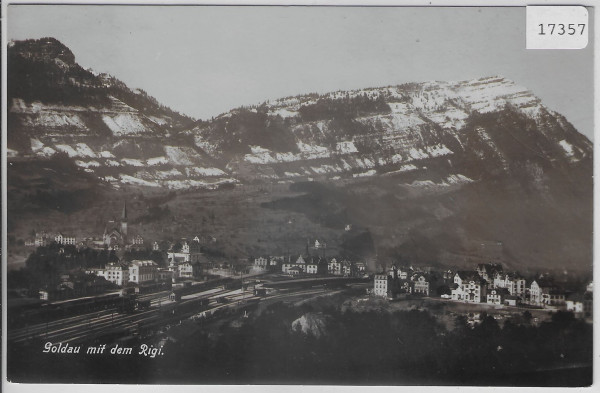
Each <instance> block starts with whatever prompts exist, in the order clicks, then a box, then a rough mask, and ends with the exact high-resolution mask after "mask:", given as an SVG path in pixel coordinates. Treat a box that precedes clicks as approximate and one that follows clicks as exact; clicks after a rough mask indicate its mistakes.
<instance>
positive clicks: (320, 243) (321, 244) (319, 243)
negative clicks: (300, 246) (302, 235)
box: [315, 239, 327, 250]
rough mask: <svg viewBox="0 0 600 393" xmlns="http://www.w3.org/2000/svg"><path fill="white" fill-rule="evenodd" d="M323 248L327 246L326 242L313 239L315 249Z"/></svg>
mask: <svg viewBox="0 0 600 393" xmlns="http://www.w3.org/2000/svg"><path fill="white" fill-rule="evenodd" d="M323 248H327V243H325V242H324V241H319V240H318V239H317V240H315V249H317V250H319V249H323Z"/></svg>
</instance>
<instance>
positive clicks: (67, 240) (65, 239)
mask: <svg viewBox="0 0 600 393" xmlns="http://www.w3.org/2000/svg"><path fill="white" fill-rule="evenodd" d="M54 241H55V242H56V243H58V244H64V245H66V244H70V245H73V246H74V245H75V244H77V240H76V239H75V236H67V235H64V234H62V233H60V232H59V233H58V235H56V236H55V237H54Z"/></svg>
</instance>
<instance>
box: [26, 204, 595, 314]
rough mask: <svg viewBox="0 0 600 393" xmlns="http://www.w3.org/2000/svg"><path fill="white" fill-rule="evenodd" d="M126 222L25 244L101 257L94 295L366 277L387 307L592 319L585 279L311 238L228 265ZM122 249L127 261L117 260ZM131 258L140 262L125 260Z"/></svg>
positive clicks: (199, 240)
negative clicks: (363, 254)
mask: <svg viewBox="0 0 600 393" xmlns="http://www.w3.org/2000/svg"><path fill="white" fill-rule="evenodd" d="M127 220H128V218H127V206H126V205H124V206H123V210H122V214H121V217H120V220H111V221H109V222H108V223H107V225H106V228H105V230H104V233H103V235H102V236H98V237H95V238H82V239H78V238H77V237H76V236H73V235H65V234H63V233H61V232H57V233H54V234H50V233H47V232H41V233H37V234H36V236H35V238H34V239H32V240H30V241H28V242H27V243H26V246H30V247H46V246H50V245H53V246H54V247H59V250H58V252H59V253H64V252H65V251H64V247H72V248H73V247H75V248H77V249H83V248H91V249H96V250H100V252H108V253H109V258H108V262H107V263H106V264H105V265H104V266H101V267H88V268H86V269H84V273H85V276H87V277H88V278H89V277H96V278H97V279H99V280H100V281H96V282H95V283H94V288H95V289H94V290H93V293H103V292H106V291H108V290H110V289H116V288H135V289H136V293H137V292H140V291H145V292H148V291H158V290H165V289H166V288H178V287H183V286H191V285H195V284H197V283H202V282H205V281H207V280H209V279H213V280H214V279H218V278H223V277H237V276H239V275H241V276H243V275H246V277H247V278H249V277H260V276H269V277H270V278H271V279H275V280H282V279H286V278H287V279H290V278H292V279H293V278H295V279H310V278H326V277H340V278H342V277H346V278H357V279H362V280H369V279H370V280H372V281H371V282H372V286H367V287H366V288H365V289H366V292H367V294H368V295H370V296H373V297H375V298H381V299H386V300H388V301H392V302H393V301H400V300H402V299H407V298H435V299H438V300H442V301H447V302H455V303H467V304H472V305H477V304H480V305H492V306H495V307H511V308H523V309H547V310H549V311H557V310H563V311H570V312H573V313H574V315H575V316H577V317H580V318H585V319H586V320H591V318H592V298H593V296H592V293H593V284H592V283H591V282H590V283H588V284H587V285H586V286H585V287H581V288H575V289H574V288H573V287H571V288H569V289H566V288H565V287H564V283H562V282H558V281H557V280H556V279H555V278H554V277H553V276H552V275H551V274H548V273H543V274H539V275H537V276H533V275H531V274H530V275H528V276H527V277H525V276H524V275H522V274H520V273H519V272H517V271H505V269H504V267H503V265H502V264H501V263H497V262H495V263H479V264H477V265H476V267H475V269H473V270H458V269H443V270H440V269H435V268H434V267H430V266H427V267H425V266H420V267H419V266H416V267H413V266H400V264H395V263H393V264H391V266H389V267H386V266H385V265H382V264H381V263H378V262H377V261H376V260H373V259H370V260H369V261H366V260H349V259H348V258H343V257H339V256H327V251H328V249H327V243H326V242H324V241H323V240H319V239H315V240H314V242H310V243H307V244H306V247H305V250H303V251H304V252H303V253H299V254H296V255H293V256H292V255H264V256H256V257H248V258H247V259H245V260H242V261H235V262H236V263H231V264H229V265H227V264H222V263H221V264H217V263H214V262H213V261H211V259H210V258H208V257H207V256H206V255H205V254H204V253H203V246H205V245H206V244H208V243H211V242H215V241H216V239H214V238H213V237H211V236H206V235H204V236H193V237H190V238H182V239H179V240H177V241H170V242H169V241H159V240H157V241H154V242H153V243H152V246H151V247H146V245H145V242H144V239H143V237H142V236H140V235H135V236H133V235H131V234H130V233H129V231H128V221H127ZM150 249H151V251H150ZM127 252H128V253H129V258H125V257H124V255H125V253H127ZM131 255H134V256H135V255H141V256H146V257H145V258H132V257H131ZM148 255H150V256H152V258H148ZM368 266H370V268H369V267H368ZM373 270H375V272H373ZM79 277H81V275H79ZM77 280H78V279H77V275H73V274H63V275H62V276H61V280H60V284H58V285H57V286H55V287H48V286H45V287H44V288H40V289H39V299H40V300H42V301H52V300H58V299H68V298H75V297H77V296H82V295H89V294H90V293H89V292H87V293H85V292H83V293H82V292H81V291H80V292H77V291H73V289H74V288H75V287H77V286H81V285H80V283H79V282H77ZM103 283H106V285H103ZM107 285H112V287H111V288H109V287H107ZM258 287H259V288H258V290H260V291H264V290H265V289H264V288H262V285H258ZM98 288H100V289H98ZM140 288H141V289H140ZM256 291H257V287H256V286H255V292H256Z"/></svg>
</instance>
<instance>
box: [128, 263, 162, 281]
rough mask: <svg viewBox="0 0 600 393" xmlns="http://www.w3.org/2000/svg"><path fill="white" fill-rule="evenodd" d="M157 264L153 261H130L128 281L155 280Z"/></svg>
mask: <svg viewBox="0 0 600 393" xmlns="http://www.w3.org/2000/svg"><path fill="white" fill-rule="evenodd" d="M157 271H158V265H157V264H156V262H154V261H138V260H135V261H132V262H131V264H130V265H129V282H134V283H136V284H141V283H144V282H149V281H155V280H156V278H157Z"/></svg>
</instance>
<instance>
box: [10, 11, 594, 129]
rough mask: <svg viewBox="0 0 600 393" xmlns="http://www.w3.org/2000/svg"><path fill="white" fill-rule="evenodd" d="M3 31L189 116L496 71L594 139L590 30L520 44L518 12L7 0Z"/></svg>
mask: <svg viewBox="0 0 600 393" xmlns="http://www.w3.org/2000/svg"><path fill="white" fill-rule="evenodd" d="M591 17H592V13H590V18H591ZM7 30H8V34H7V35H8V39H27V38H41V37H55V38H57V39H58V40H60V41H61V42H63V43H64V44H65V45H67V46H68V47H69V48H70V49H71V50H72V51H73V53H74V54H75V58H76V61H77V62H78V63H79V64H80V65H81V66H82V67H84V68H91V69H93V70H94V71H96V72H106V73H109V74H111V75H113V76H115V77H117V78H118V79H120V80H122V81H123V82H125V83H126V84H127V85H128V86H129V87H130V88H141V89H144V90H145V91H147V92H148V93H149V94H150V95H152V96H154V97H155V98H157V99H158V100H159V102H161V103H163V104H165V105H167V106H169V107H171V108H172V109H175V110H177V111H179V112H181V113H184V114H187V115H189V116H192V117H194V118H197V119H210V118H211V117H212V116H217V115H219V114H221V113H224V112H227V111H228V110H230V109H232V108H235V107H239V106H242V105H252V104H259V103H262V102H263V101H266V100H268V99H276V98H280V97H285V96H291V95H297V94H303V93H310V92H318V93H325V92H328V91H334V90H348V89H357V88H365V87H378V86H388V85H395V84H401V83H406V82H423V81H430V80H439V81H448V80H467V79H473V78H480V77H483V76H492V75H501V76H504V77H506V78H508V79H511V80H513V81H514V82H516V83H517V84H519V85H521V86H523V87H526V88H528V89H530V90H531V91H533V93H534V94H535V95H537V96H538V97H540V98H541V99H542V101H543V103H544V104H545V105H546V106H547V107H549V108H550V109H553V110H556V111H557V112H559V113H561V114H563V115H564V116H566V118H567V119H568V120H569V121H570V122H571V123H572V124H573V125H574V126H575V127H576V128H577V129H578V130H579V131H580V132H581V133H583V134H585V135H587V136H588V137H589V138H590V139H592V140H593V48H592V46H593V40H592V34H590V43H589V44H588V46H587V48H586V49H582V50H527V49H525V7H501V8H500V7H494V8H492V7H482V8H481V7H467V8H456V7H455V8H431V7H284V6H270V7H268V6H267V7H258V6H252V7H241V6H126V5H116V6H115V5H113V6H109V5H102V6H91V5H85V6H81V5H9V6H8V20H7Z"/></svg>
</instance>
